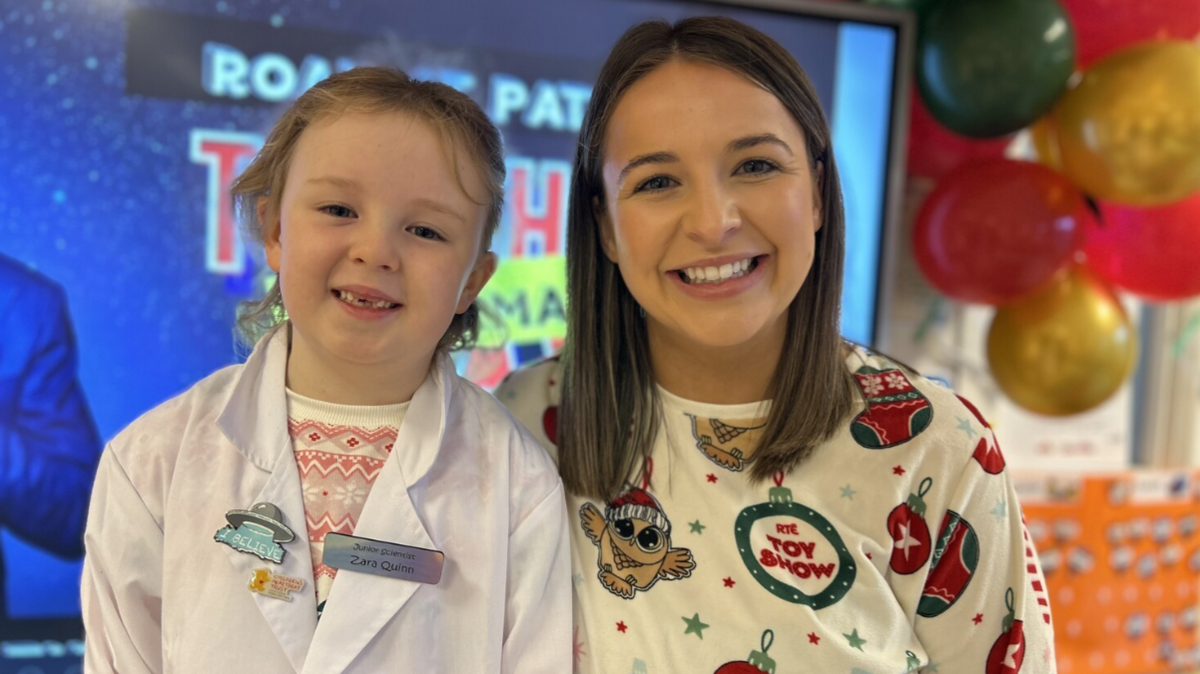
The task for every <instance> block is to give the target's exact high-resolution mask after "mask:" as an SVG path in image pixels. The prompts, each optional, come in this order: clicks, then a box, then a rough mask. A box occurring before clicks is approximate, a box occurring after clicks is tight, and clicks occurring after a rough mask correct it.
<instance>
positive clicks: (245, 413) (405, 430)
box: [217, 324, 458, 672]
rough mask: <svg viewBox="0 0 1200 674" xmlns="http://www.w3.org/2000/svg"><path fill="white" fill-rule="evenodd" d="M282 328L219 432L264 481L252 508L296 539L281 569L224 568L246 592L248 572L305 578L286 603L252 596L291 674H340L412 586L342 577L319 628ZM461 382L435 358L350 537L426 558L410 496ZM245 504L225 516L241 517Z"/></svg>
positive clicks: (230, 403)
mask: <svg viewBox="0 0 1200 674" xmlns="http://www.w3.org/2000/svg"><path fill="white" fill-rule="evenodd" d="M288 332H289V331H288V329H287V326H286V324H285V325H284V326H280V327H278V328H276V329H275V330H274V331H273V332H272V333H270V334H268V335H267V336H265V337H263V338H262V340H260V342H259V343H258V345H257V346H256V347H255V349H254V352H253V353H251V354H250V357H249V358H248V359H247V360H246V363H245V366H244V367H243V368H242V370H241V372H240V373H239V375H238V378H237V380H236V381H235V383H234V385H233V388H232V391H231V393H230V395H229V398H228V400H227V401H226V404H225V407H224V409H223V410H222V412H221V415H220V416H219V417H218V420H217V423H218V425H219V427H220V428H221V430H222V432H223V433H224V434H225V436H226V438H228V439H229V441H230V442H231V443H233V445H234V446H235V447H237V449H238V451H239V452H241V453H242V455H243V456H245V457H246V459H247V460H248V461H250V462H251V463H252V464H254V465H255V466H257V467H258V468H261V469H262V470H265V471H269V472H270V473H271V474H270V476H269V477H268V478H267V481H266V483H265V484H264V485H263V488H262V490H261V491H260V492H259V494H258V496H257V497H256V498H255V500H254V503H259V502H264V501H265V502H268V503H274V504H275V505H277V506H279V508H280V510H281V511H282V512H283V514H284V517H285V519H286V521H287V524H288V525H289V526H291V527H292V529H293V531H294V532H295V533H296V540H295V541H293V542H292V543H289V544H285V545H284V549H285V550H286V551H287V554H286V555H285V557H284V559H283V562H282V563H281V564H279V565H273V564H268V563H265V562H262V561H261V560H259V559H258V558H256V557H254V556H252V555H247V554H244V553H240V552H236V551H234V550H233V549H232V548H230V549H229V550H228V556H229V559H230V562H231V563H232V564H233V565H234V567H235V568H236V569H238V570H239V572H240V573H241V574H242V575H243V576H244V577H245V578H246V582H247V583H249V582H250V579H251V577H252V576H253V571H254V570H255V569H257V568H263V567H266V568H268V569H269V570H271V571H272V572H274V573H283V574H285V575H289V576H293V577H297V578H302V579H304V580H305V581H306V585H305V588H304V589H303V590H301V591H300V592H299V593H295V594H294V595H293V601H292V602H284V601H279V600H277V599H272V598H269V597H266V596H264V595H261V594H255V595H254V601H255V602H256V603H257V604H258V607H259V609H260V611H261V612H262V614H263V617H264V618H265V619H266V621H267V622H268V623H269V624H270V625H271V629H272V631H273V632H274V633H275V637H276V639H277V640H278V641H279V644H280V647H281V648H282V649H283V650H284V652H285V653H286V654H287V657H288V660H289V662H290V663H291V665H292V667H293V668H294V669H295V670H296V671H297V672H300V671H303V672H340V671H343V670H344V669H345V668H346V667H347V666H349V665H350V663H351V662H353V660H354V659H355V658H356V657H357V656H358V655H359V654H360V653H361V652H362V650H363V649H365V648H366V647H367V645H368V644H369V643H370V642H371V640H372V638H374V636H375V635H376V634H377V633H378V632H379V631H381V630H382V629H383V628H384V626H386V625H387V623H388V622H389V621H390V620H391V619H392V618H393V617H394V616H395V614H396V613H397V612H399V610H400V609H401V608H402V607H403V606H404V604H405V603H407V602H408V600H409V599H410V598H411V597H412V596H413V594H415V593H416V592H417V591H418V590H419V589H420V588H419V585H420V584H419V583H415V582H411V581H404V580H398V579H394V578H384V577H379V576H373V575H369V574H363V573H355V572H353V571H345V570H340V571H339V572H338V578H337V580H336V581H335V582H334V583H333V586H332V588H333V589H332V590H331V591H330V595H329V597H328V602H327V604H326V609H325V612H324V613H323V614H322V618H321V625H320V630H318V629H317V620H316V599H315V596H314V593H313V592H312V590H311V586H310V585H308V583H311V582H313V581H312V578H313V572H312V558H311V555H310V553H309V549H308V546H307V540H308V531H307V527H306V524H305V522H306V518H305V511H304V498H303V494H302V492H301V489H300V474H299V470H298V468H297V467H296V461H295V459H294V457H293V453H292V451H291V441H290V438H289V436H288V430H287V399H286V395H285V392H284V382H285V379H286V373H287V356H288ZM457 381H458V377H457V374H456V373H455V371H454V365H453V362H452V361H451V360H450V358H449V356H446V355H441V356H438V357H437V359H436V360H435V362H434V365H433V367H431V368H430V372H429V375H428V376H427V377H426V379H425V381H424V382H423V383H422V384H421V386H420V387H419V388H418V389H417V391H416V393H415V394H414V395H413V398H412V402H411V403H410V404H409V408H408V412H407V414H406V415H405V419H404V423H403V424H401V427H400V429H399V432H398V434H397V438H396V442H395V443H394V449H393V450H392V453H391V455H390V456H389V458H388V460H387V461H386V462H385V464H384V466H383V467H382V469H381V470H380V473H379V476H378V477H377V478H376V481H375V484H374V485H373V486H372V488H371V493H370V495H369V496H368V497H367V502H366V504H364V506H363V512H362V515H361V516H360V518H359V522H358V525H357V527H356V528H355V532H354V534H355V535H356V536H360V537H364V538H374V539H377V540H383V541H390V542H395V543H401V544H404V545H410V546H415V547H422V548H427V549H433V548H434V547H435V546H434V543H433V541H432V539H431V538H430V536H429V533H428V531H427V530H426V529H425V526H424V524H423V522H422V520H421V518H420V516H419V515H418V514H417V511H416V507H415V505H414V503H413V501H412V499H411V497H410V494H409V489H410V488H411V487H412V486H413V485H414V484H416V483H417V482H418V481H419V480H420V479H421V478H423V477H424V476H425V474H426V473H428V472H429V469H430V467H431V466H432V465H433V462H434V460H435V459H436V457H437V454H438V452H439V449H440V447H441V444H442V440H443V436H444V435H445V432H446V427H447V422H448V420H449V419H450V417H451V412H452V410H451V400H452V398H453V394H454V388H455V386H456V385H457ZM251 505H252V504H235V505H234V506H232V507H241V508H248V507H250V506H251Z"/></svg>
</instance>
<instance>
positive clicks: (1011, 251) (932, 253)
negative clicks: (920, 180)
mask: <svg viewBox="0 0 1200 674" xmlns="http://www.w3.org/2000/svg"><path fill="white" fill-rule="evenodd" d="M1088 217H1090V216H1089V215H1088V211H1087V204H1086V202H1085V201H1084V199H1083V196H1082V195H1081V194H1080V193H1079V190H1077V189H1076V188H1075V186H1074V185H1072V184H1071V183H1070V182H1069V181H1067V179H1066V178H1063V177H1062V176H1060V175H1058V174H1057V173H1055V172H1054V171H1051V170H1050V169H1048V168H1046V167H1045V166H1042V165H1040V164H1034V163H1030V162H1018V161H1010V160H1007V159H998V160H993V161H987V162H982V163H979V164H972V165H970V166H967V167H966V168H964V169H963V170H961V171H959V172H957V173H955V174H952V175H950V176H949V177H947V178H945V179H943V180H942V182H941V183H940V184H938V186H937V188H936V189H934V191H933V192H932V193H931V194H930V195H929V197H928V198H927V199H926V200H925V203H924V204H922V206H921V211H920V212H919V213H918V214H917V221H916V226H915V228H914V231H913V253H914V254H915V255H916V258H917V264H918V265H919V266H920V268H921V271H922V272H923V273H924V274H925V277H926V278H927V279H929V282H930V283H932V284H933V286H934V287H935V288H937V289H938V290H940V291H941V292H942V293H944V294H946V295H948V296H950V297H954V298H956V299H960V300H964V301H967V302H982V303H984V304H1004V303H1006V302H1010V301H1012V300H1014V299H1016V298H1018V297H1020V296H1022V295H1024V294H1025V293H1027V292H1029V291H1030V290H1032V289H1034V288H1035V287H1037V286H1039V285H1041V284H1043V283H1045V282H1046V281H1049V280H1050V278H1051V277H1052V276H1053V275H1054V273H1055V272H1056V271H1058V270H1059V269H1061V268H1062V266H1063V264H1065V263H1066V261H1067V259H1068V258H1069V257H1070V256H1071V255H1072V254H1073V253H1075V252H1076V251H1078V250H1079V249H1080V248H1082V247H1083V236H1084V227H1083V225H1082V224H1081V222H1080V220H1082V219H1086V218H1088Z"/></svg>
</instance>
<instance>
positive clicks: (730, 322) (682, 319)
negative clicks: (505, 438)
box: [595, 60, 821, 348]
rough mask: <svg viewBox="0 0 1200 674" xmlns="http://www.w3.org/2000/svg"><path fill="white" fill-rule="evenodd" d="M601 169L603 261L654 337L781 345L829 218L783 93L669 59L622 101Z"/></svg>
mask: <svg viewBox="0 0 1200 674" xmlns="http://www.w3.org/2000/svg"><path fill="white" fill-rule="evenodd" d="M601 168H602V172H603V179H604V193H605V200H604V203H603V204H600V203H598V202H597V203H596V204H595V206H596V209H597V216H598V219H599V221H600V224H601V231H602V242H603V246H604V252H605V254H606V255H607V256H608V258H609V259H610V260H612V261H613V262H615V263H616V264H617V265H618V266H619V267H620V269H621V276H622V277H623V278H624V280H625V284H626V286H628V287H629V290H630V292H631V293H633V296H634V297H635V298H636V299H637V301H638V303H639V304H640V305H641V306H642V308H644V309H645V312H646V321H647V324H648V329H649V330H650V332H651V337H652V339H658V340H660V341H665V342H668V343H672V344H676V345H680V346H686V345H694V346H702V347H737V346H742V347H748V348H752V347H754V345H756V344H762V343H764V340H766V343H770V342H775V343H782V341H783V335H784V334H785V332H786V313H787V310H788V307H789V305H790V304H791V302H792V300H793V298H795V297H796V293H797V292H799V290H800V286H801V285H803V283H804V279H805V277H806V276H807V275H808V271H809V269H810V268H811V266H812V259H813V250H814V241H815V234H816V231H817V230H818V229H819V228H820V226H821V224H820V223H821V218H820V204H819V203H817V201H816V198H815V197H814V194H813V185H814V180H813V175H812V171H811V170H810V168H809V164H808V153H807V148H806V143H805V137H804V132H803V131H802V130H801V128H800V126H799V125H798V124H797V123H796V121H795V119H793V118H792V116H791V114H789V113H788V111H787V109H786V108H785V107H784V106H783V104H782V103H780V102H779V100H778V99H776V98H775V96H774V95H772V94H771V93H770V92H768V91H766V90H764V89H762V88H760V87H758V86H757V85H755V84H753V83H751V82H750V81H748V80H746V79H744V78H742V77H741V76H739V75H737V74H734V73H733V72H731V71H728V70H725V69H724V68H720V67H717V66H713V65H707V64H700V63H694V62H687V61H679V60H675V61H670V62H668V63H666V64H664V65H662V66H660V67H659V68H657V69H656V70H654V71H653V72H651V73H650V74H648V75H646V76H645V77H643V78H642V79H641V80H639V81H638V82H637V83H635V84H634V85H633V86H631V87H630V88H629V90H628V91H627V92H626V93H625V95H624V97H623V98H622V99H621V101H620V102H619V103H618V104H617V108H616V110H615V111H614V113H613V116H612V119H611V120H610V121H609V125H608V129H607V138H606V141H605V143H604V147H603V165H602V167H601Z"/></svg>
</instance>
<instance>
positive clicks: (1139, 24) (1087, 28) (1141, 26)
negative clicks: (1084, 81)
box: [1061, 0, 1200, 67]
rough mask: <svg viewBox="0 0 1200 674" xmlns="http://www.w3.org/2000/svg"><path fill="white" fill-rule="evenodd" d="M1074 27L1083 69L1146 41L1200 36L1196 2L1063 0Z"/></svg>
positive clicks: (1186, 0) (1191, 38) (1185, 38)
mask: <svg viewBox="0 0 1200 674" xmlns="http://www.w3.org/2000/svg"><path fill="white" fill-rule="evenodd" d="M1061 2H1062V4H1063V6H1064V7H1066V9H1067V14H1069V15H1070V16H1071V22H1072V23H1073V24H1074V25H1075V45H1076V46H1075V50H1076V53H1077V54H1078V62H1079V66H1080V67H1087V66H1090V65H1091V64H1093V63H1095V62H1096V61H1098V60H1100V59H1101V58H1103V57H1105V56H1108V55H1109V54H1111V53H1113V52H1115V51H1117V50H1119V49H1123V48H1125V47H1128V46H1130V45H1132V44H1136V43H1138V42H1142V41H1144V40H1151V39H1158V40H1169V39H1182V40H1195V39H1196V38H1197V37H1200V9H1198V8H1197V7H1196V4H1195V2H1194V1H1193V0H1103V1H1102V2H1100V3H1097V1H1096V0H1061Z"/></svg>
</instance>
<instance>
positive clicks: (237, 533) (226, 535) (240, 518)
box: [213, 503, 296, 564]
mask: <svg viewBox="0 0 1200 674" xmlns="http://www.w3.org/2000/svg"><path fill="white" fill-rule="evenodd" d="M225 520H226V521H227V522H229V524H228V525H226V526H223V527H221V528H220V529H218V530H217V533H216V534H214V535H213V540H215V541H217V542H218V543H224V544H225V545H228V546H229V547H231V548H233V549H234V550H237V551H238V552H244V553H246V554H248V555H254V556H256V557H258V558H259V559H262V560H265V561H268V562H274V563H276V564H278V563H280V562H282V561H283V554H284V552H283V547H282V546H281V545H279V544H280V543H290V542H291V541H292V540H293V539H295V538H296V534H294V533H292V530H291V529H289V528H288V527H287V525H286V524H284V523H283V513H281V512H280V511H279V508H278V507H277V506H276V505H275V504H273V503H255V504H254V506H253V507H251V508H250V509H249V510H230V511H229V512H227V513H225Z"/></svg>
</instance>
